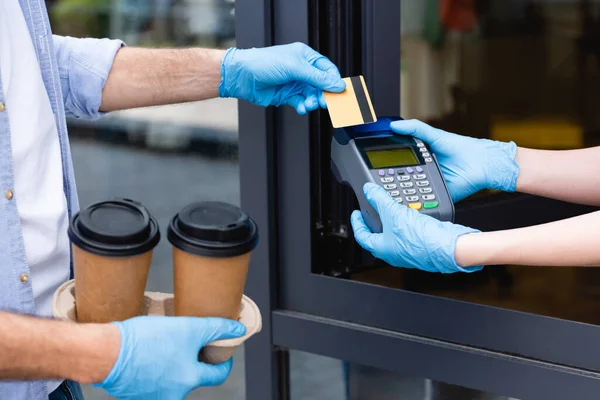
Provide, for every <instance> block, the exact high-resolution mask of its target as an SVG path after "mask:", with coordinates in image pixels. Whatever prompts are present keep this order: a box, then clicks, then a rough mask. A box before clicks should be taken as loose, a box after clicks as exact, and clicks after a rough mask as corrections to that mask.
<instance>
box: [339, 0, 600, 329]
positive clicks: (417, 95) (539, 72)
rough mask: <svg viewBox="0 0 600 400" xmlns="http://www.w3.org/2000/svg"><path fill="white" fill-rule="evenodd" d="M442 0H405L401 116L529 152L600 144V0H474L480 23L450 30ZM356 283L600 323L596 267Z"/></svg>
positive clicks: (379, 274) (377, 272) (377, 273)
mask: <svg viewBox="0 0 600 400" xmlns="http://www.w3.org/2000/svg"><path fill="white" fill-rule="evenodd" d="M435 3H436V2H423V1H421V0H405V1H402V10H401V11H402V13H401V27H402V37H401V43H402V44H401V45H402V47H401V57H402V71H401V77H402V79H401V93H400V95H401V115H402V116H403V117H405V118H418V119H421V120H423V121H425V122H427V123H430V124H432V125H433V126H436V127H439V128H442V129H445V130H448V131H451V132H456V133H461V134H465V135H469V136H474V137H481V138H491V139H497V140H502V141H508V140H514V141H515V142H516V143H517V144H519V145H521V146H525V147H531V148H544V149H571V148H581V147H586V146H595V145H598V143H599V142H600V129H599V128H600V114H599V113H597V112H596V108H597V107H598V105H599V104H600V90H599V88H600V64H599V63H598V62H597V61H598V59H597V58H596V57H597V49H598V45H597V43H598V39H599V38H600V36H598V33H597V32H600V31H599V30H598V29H597V28H598V27H599V26H600V18H599V16H600V2H598V1H588V2H547V1H521V0H490V1H487V2H475V4H479V5H480V6H478V7H481V8H480V9H478V17H477V19H476V21H475V24H474V25H473V26H471V25H470V24H469V23H466V22H465V21H468V19H465V20H459V19H455V20H452V23H453V24H455V26H459V25H461V22H460V21H463V22H462V23H465V24H466V27H467V28H469V29H467V30H465V31H456V30H455V31H453V32H448V33H447V34H446V35H445V36H443V37H442V36H440V34H439V32H438V30H437V29H438V28H439V25H437V24H436V23H432V22H431V21H432V20H436V18H432V16H435V15H433V14H432V12H434V11H432V10H430V9H428V8H427V7H428V5H430V4H435ZM435 12H437V11H435ZM471 28H473V29H471ZM493 195H495V194H493V193H490V192H485V193H481V194H479V195H478V196H479V197H482V196H493ZM476 197H477V196H473V198H476ZM468 201H470V200H465V202H468ZM549 212H553V211H552V210H549ZM517 222H518V221H515V224H516V223H517ZM350 279H353V280H357V281H363V282H370V283H375V284H380V285H385V286H389V287H394V288H401V289H406V290H411V291H416V292H421V293H427V294H432V295H438V296H443V297H448V298H453V299H459V300H465V301H470V302H474V303H480V304H486V305H491V306H496V307H502V308H507V309H513V310H519V311H525V312H531V313H536V314H542V315H548V316H552V317H558V318H564V319H569V320H575V321H582V322H587V323H593V324H600V301H599V300H600V269H596V268H577V267H572V268H544V267H522V266H498V267H487V268H485V269H484V270H483V271H481V272H478V273H474V274H452V275H440V274H430V273H426V272H421V271H414V270H406V269H397V268H391V267H383V268H378V269H373V270H370V271H362V272H359V273H354V274H351V277H350Z"/></svg>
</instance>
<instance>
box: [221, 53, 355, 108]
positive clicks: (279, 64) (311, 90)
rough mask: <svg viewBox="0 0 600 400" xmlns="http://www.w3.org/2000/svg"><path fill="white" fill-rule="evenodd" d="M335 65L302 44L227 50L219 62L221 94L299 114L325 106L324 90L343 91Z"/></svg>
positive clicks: (342, 82) (341, 81)
mask: <svg viewBox="0 0 600 400" xmlns="http://www.w3.org/2000/svg"><path fill="white" fill-rule="evenodd" d="M345 89H346V83H345V82H344V81H343V80H342V78H341V76H340V73H339V71H338V69H337V67H336V66H335V65H334V64H333V63H332V62H331V61H329V59H327V58H326V57H325V56H323V55H321V54H319V53H317V52H316V51H314V50H313V49H311V48H310V47H308V46H307V45H305V44H303V43H293V44H288V45H280V46H272V47H265V48H259V49H246V50H240V49H236V48H231V49H229V50H227V52H226V53H225V56H224V57H223V61H222V62H221V84H220V86H219V96H220V97H235V98H238V99H242V100H246V101H249V102H250V103H253V104H256V105H259V106H263V107H267V106H281V105H288V106H291V107H294V108H295V109H296V112H298V114H301V115H302V114H306V113H307V112H308V111H313V110H316V109H317V108H318V107H319V105H320V106H321V107H323V108H326V107H327V106H326V104H325V97H324V96H323V92H322V91H323V90H325V91H329V92H343V91H344V90H345Z"/></svg>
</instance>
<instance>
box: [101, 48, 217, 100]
mask: <svg viewBox="0 0 600 400" xmlns="http://www.w3.org/2000/svg"><path fill="white" fill-rule="evenodd" d="M224 54H225V51H224V50H218V49H201V48H190V49H144V48H133V47H123V48H121V49H120V50H119V51H118V52H117V54H116V56H115V59H114V62H113V65H112V68H111V69H110V73H109V75H108V78H107V80H106V85H105V86H104V89H103V90H102V104H101V105H100V110H101V111H103V112H109V111H115V110H123V109H128V108H135V107H145V106H157V105H164V104H176V103H184V102H189V101H198V100H205V99H210V98H215V97H218V96H219V84H220V83H221V61H222V59H223V56H224Z"/></svg>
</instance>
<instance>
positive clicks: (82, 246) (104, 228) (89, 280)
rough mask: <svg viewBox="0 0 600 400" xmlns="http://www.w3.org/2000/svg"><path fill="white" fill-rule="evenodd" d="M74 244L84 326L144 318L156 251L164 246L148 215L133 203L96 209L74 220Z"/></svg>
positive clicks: (79, 316)
mask: <svg viewBox="0 0 600 400" xmlns="http://www.w3.org/2000/svg"><path fill="white" fill-rule="evenodd" d="M69 238H70V239H71V245H72V249H73V266H74V272H75V282H76V289H75V303H76V310H77V320H78V322H98V323H103V322H112V321H123V320H126V319H128V318H132V317H135V316H138V315H140V314H141V312H142V305H143V301H144V290H145V288H146V281H147V279H148V270H149V268H150V262H151V260H152V251H153V249H154V248H155V247H156V245H157V244H158V242H159V241H160V232H159V229H158V223H157V222H156V219H155V218H154V217H152V216H151V215H150V213H149V212H148V210H147V209H146V208H145V207H144V206H143V205H142V204H140V203H137V202H134V201H132V200H128V199H116V200H111V201H104V202H99V203H95V204H92V205H91V206H89V207H87V208H85V209H84V210H81V211H80V212H79V213H77V214H76V215H75V216H73V218H72V219H71V223H70V225H69Z"/></svg>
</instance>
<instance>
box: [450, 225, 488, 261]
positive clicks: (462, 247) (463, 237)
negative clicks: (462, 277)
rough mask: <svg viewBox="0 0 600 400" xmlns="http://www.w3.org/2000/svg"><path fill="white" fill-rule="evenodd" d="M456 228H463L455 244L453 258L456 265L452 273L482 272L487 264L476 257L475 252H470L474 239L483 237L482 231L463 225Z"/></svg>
mask: <svg viewBox="0 0 600 400" xmlns="http://www.w3.org/2000/svg"><path fill="white" fill-rule="evenodd" d="M455 226H456V227H459V228H461V232H460V233H459V234H458V235H457V236H456V239H455V241H454V243H453V244H454V247H453V249H454V252H451V256H452V262H453V263H454V265H453V268H452V272H457V271H458V272H476V271H479V270H481V269H482V268H483V265H485V263H484V262H482V261H480V260H478V259H477V257H474V256H473V252H472V251H470V250H471V248H472V246H471V242H472V239H473V237H477V236H478V235H481V231H479V230H477V229H473V228H468V227H465V226H461V225H455ZM465 242H466V243H465Z"/></svg>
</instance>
